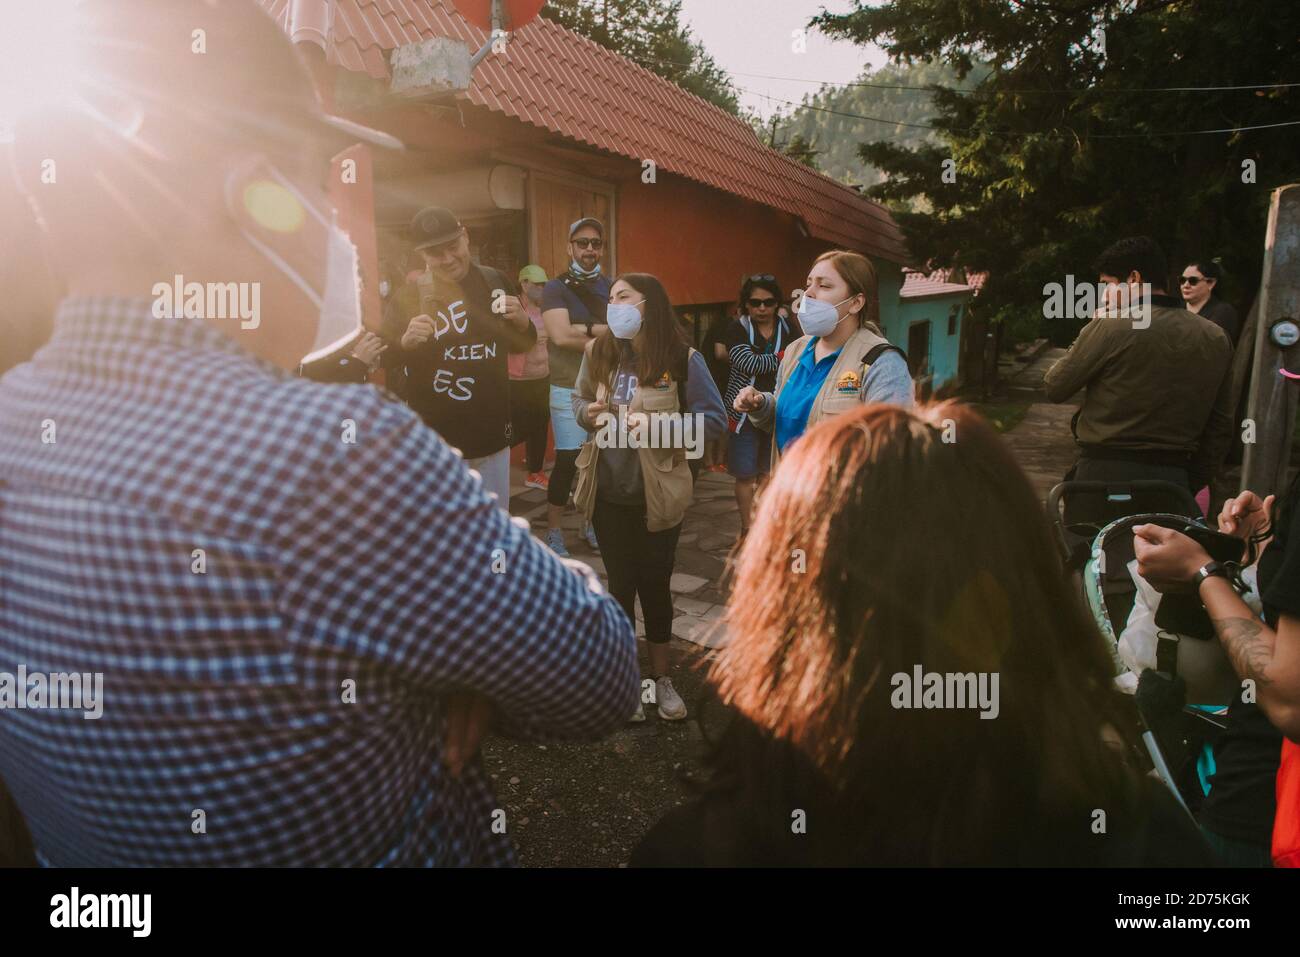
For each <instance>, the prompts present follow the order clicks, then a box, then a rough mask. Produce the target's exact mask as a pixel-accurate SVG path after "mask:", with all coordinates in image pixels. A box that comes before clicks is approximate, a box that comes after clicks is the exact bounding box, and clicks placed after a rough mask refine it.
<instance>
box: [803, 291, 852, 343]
mask: <svg viewBox="0 0 1300 957" xmlns="http://www.w3.org/2000/svg"><path fill="white" fill-rule="evenodd" d="M852 298H853V296H849V299H852ZM849 299H841V300H840V301H839V302H837V303H835V304H834V305H831V304H830V303H829V302H825V301H823V300H821V299H814V298H813V297H812V296H809V295H806V294H805V295H803V296H800V297H799V325H801V326H802V327H803V331H804V332H806V333H807V334H808V335H810V336H817V337H818V338H819V339H820V338H825V337H826V336H829V335H830V334H831V333H832V332H834V331H835V327H836V326H838V325H839V324H840V323H841V322H843V321H844V320H845V319H847V318H848V316H844V317H843V318H841V317H840V312H839V309H840V306H842V305H844V303H846V302H848V301H849Z"/></svg>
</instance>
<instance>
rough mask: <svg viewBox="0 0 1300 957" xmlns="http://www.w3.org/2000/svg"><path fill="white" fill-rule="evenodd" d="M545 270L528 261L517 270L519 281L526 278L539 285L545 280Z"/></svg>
mask: <svg viewBox="0 0 1300 957" xmlns="http://www.w3.org/2000/svg"><path fill="white" fill-rule="evenodd" d="M546 278H547V277H546V270H545V269H543V268H542V267H541V266H539V265H537V264H536V263H529V264H528V265H527V266H525V267H524V268H523V269H521V270H519V281H520V282H523V281H524V280H525V279H527V280H528V281H529V282H535V283H537V284H538V285H539V286H540V285H542V284H544V283H545V282H546Z"/></svg>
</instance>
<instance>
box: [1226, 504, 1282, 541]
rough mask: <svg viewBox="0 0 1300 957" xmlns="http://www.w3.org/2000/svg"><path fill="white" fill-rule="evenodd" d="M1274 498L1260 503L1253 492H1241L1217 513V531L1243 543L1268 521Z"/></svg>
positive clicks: (1271, 512)
mask: <svg viewBox="0 0 1300 957" xmlns="http://www.w3.org/2000/svg"><path fill="white" fill-rule="evenodd" d="M1274 498H1275V496H1273V495H1270V496H1269V497H1268V498H1266V499H1264V500H1263V501H1260V498H1259V496H1258V495H1256V494H1255V493H1254V492H1242V493H1241V494H1240V495H1238V496H1237V497H1236V498H1230V499H1228V500H1227V501H1226V502H1224V503H1223V511H1221V512H1219V531H1221V532H1223V533H1225V534H1227V535H1231V536H1233V537H1234V538H1240V539H1242V540H1243V541H1244V540H1246V539H1248V538H1250V537H1251V536H1252V535H1254V534H1255V533H1256V532H1258V531H1259V530H1260V529H1261V528H1263V527H1264V526H1265V525H1267V524H1268V522H1269V521H1270V517H1271V516H1272V514H1273V499H1274Z"/></svg>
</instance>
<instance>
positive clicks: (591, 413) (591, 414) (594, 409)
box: [587, 402, 609, 427]
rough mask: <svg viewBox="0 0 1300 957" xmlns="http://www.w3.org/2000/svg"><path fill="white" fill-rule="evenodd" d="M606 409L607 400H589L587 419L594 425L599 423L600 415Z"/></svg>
mask: <svg viewBox="0 0 1300 957" xmlns="http://www.w3.org/2000/svg"><path fill="white" fill-rule="evenodd" d="M608 411H609V403H608V402H589V403H587V421H588V422H590V423H591V424H592V426H593V427H594V426H596V425H598V424H600V417H601V416H602V415H604V414H605V413H606V412H608Z"/></svg>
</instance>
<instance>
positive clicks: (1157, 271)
mask: <svg viewBox="0 0 1300 957" xmlns="http://www.w3.org/2000/svg"><path fill="white" fill-rule="evenodd" d="M1093 269H1095V270H1096V271H1097V274H1098V275H1101V276H1115V277H1117V278H1119V279H1125V278H1127V277H1128V274H1129V273H1131V272H1136V273H1137V274H1138V275H1139V276H1141V277H1142V281H1143V282H1149V283H1151V288H1152V289H1166V288H1168V284H1169V262H1168V260H1167V259H1165V254H1164V250H1162V249H1161V248H1160V247H1159V246H1158V245H1157V244H1156V241H1155V240H1154V239H1152V238H1151V237H1150V236H1129V237H1127V238H1125V239H1121V240H1120V241H1119V242H1117V243H1114V244H1112V245H1111V246H1110V247H1109V248H1107V250H1106V251H1105V252H1104V253H1102V254H1101V255H1100V256H1098V257H1097V261H1096V262H1095V263H1093Z"/></svg>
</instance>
